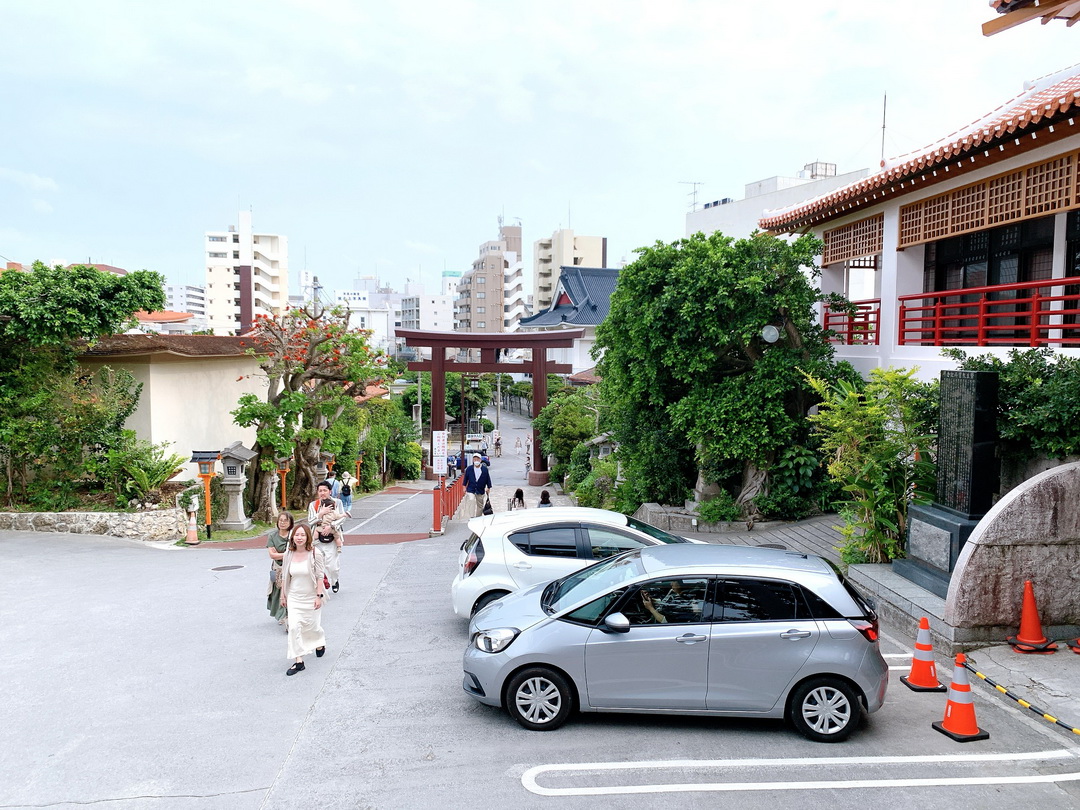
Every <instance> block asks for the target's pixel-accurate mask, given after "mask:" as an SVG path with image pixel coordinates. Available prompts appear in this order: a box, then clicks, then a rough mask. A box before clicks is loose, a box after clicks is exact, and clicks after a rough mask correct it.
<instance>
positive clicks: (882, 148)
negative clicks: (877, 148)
mask: <svg viewBox="0 0 1080 810" xmlns="http://www.w3.org/2000/svg"><path fill="white" fill-rule="evenodd" d="M888 101H889V95H888V93H886V94H884V95H882V97H881V165H882V166H884V165H885V105H886V104H887V103H888Z"/></svg>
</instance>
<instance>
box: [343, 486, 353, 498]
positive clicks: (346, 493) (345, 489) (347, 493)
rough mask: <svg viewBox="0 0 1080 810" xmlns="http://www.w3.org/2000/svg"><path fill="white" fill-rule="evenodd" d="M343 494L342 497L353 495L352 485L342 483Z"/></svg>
mask: <svg viewBox="0 0 1080 810" xmlns="http://www.w3.org/2000/svg"><path fill="white" fill-rule="evenodd" d="M341 494H342V497H345V498H348V497H349V496H350V495H352V487H350V486H349V485H348V484H342V485H341Z"/></svg>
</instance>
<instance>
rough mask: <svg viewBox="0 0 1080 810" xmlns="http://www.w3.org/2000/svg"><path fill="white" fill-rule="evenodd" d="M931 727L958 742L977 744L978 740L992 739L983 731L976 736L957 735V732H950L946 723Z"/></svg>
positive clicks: (935, 724)
mask: <svg viewBox="0 0 1080 810" xmlns="http://www.w3.org/2000/svg"><path fill="white" fill-rule="evenodd" d="M930 725H931V726H933V727H934V730H935V731H940V732H941V733H942V734H944V735H945V736H946V737H950V738H951V739H953V740H956V741H957V742H975V741H976V740H989V739H990V732H989V731H983V730H982V729H979V731H978V732H977V733H975V734H957V733H956V732H955V731H949V730H948V729H947V728H945V727H944V725H945V724H944V721H942V722H938V723H931V724H930Z"/></svg>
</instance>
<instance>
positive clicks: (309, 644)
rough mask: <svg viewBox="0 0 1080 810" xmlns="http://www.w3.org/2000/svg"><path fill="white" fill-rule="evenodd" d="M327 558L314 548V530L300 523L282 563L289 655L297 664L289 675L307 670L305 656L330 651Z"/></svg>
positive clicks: (288, 671) (283, 602)
mask: <svg viewBox="0 0 1080 810" xmlns="http://www.w3.org/2000/svg"><path fill="white" fill-rule="evenodd" d="M324 576H325V572H324V571H323V558H322V555H321V554H319V553H318V552H317V551H315V550H314V549H312V547H311V529H309V528H308V527H307V526H305V525H304V524H303V523H300V524H298V525H297V526H295V527H294V528H293V530H292V533H291V534H290V535H289V548H288V551H286V552H285V558H284V559H283V560H282V563H281V604H282V607H286V608H288V609H289V643H288V647H287V649H286V652H285V655H286V657H288V658H292V659H293V665H292V666H291V667H289V669H288V670H287V671H286V672H285V674H286V675H295V674H296V673H297V672H303V671H304V656H305V655H311V653H313V652H314V653H315V655H316V656H318V657H319V658H322V656H323V653H325V652H326V634H325V633H323V629H322V614H321V613H320V610H321V608H322V603H323V596H324V595H325V594H326V591H325V589H324V588H323V577H324Z"/></svg>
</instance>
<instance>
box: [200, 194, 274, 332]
mask: <svg viewBox="0 0 1080 810" xmlns="http://www.w3.org/2000/svg"><path fill="white" fill-rule="evenodd" d="M203 258H204V260H205V263H206V315H207V321H208V323H209V326H210V328H211V329H213V330H214V334H217V335H229V334H234V335H239V334H242V333H244V332H246V331H247V330H249V329H250V328H251V324H252V323H253V321H254V320H255V316H256V315H268V316H271V317H273V316H275V315H280V314H281V313H282V312H283V311H284V310H285V307H286V306H287V305H288V301H289V242H288V239H287V238H286V237H284V236H281V235H279V234H270V233H255V231H254V230H253V228H252V225H251V213H250V212H248V211H241V212H240V216H239V223H238V224H237V225H235V226H229V229H228V230H227V231H208V232H207V233H206V238H205V240H204V245H203Z"/></svg>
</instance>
